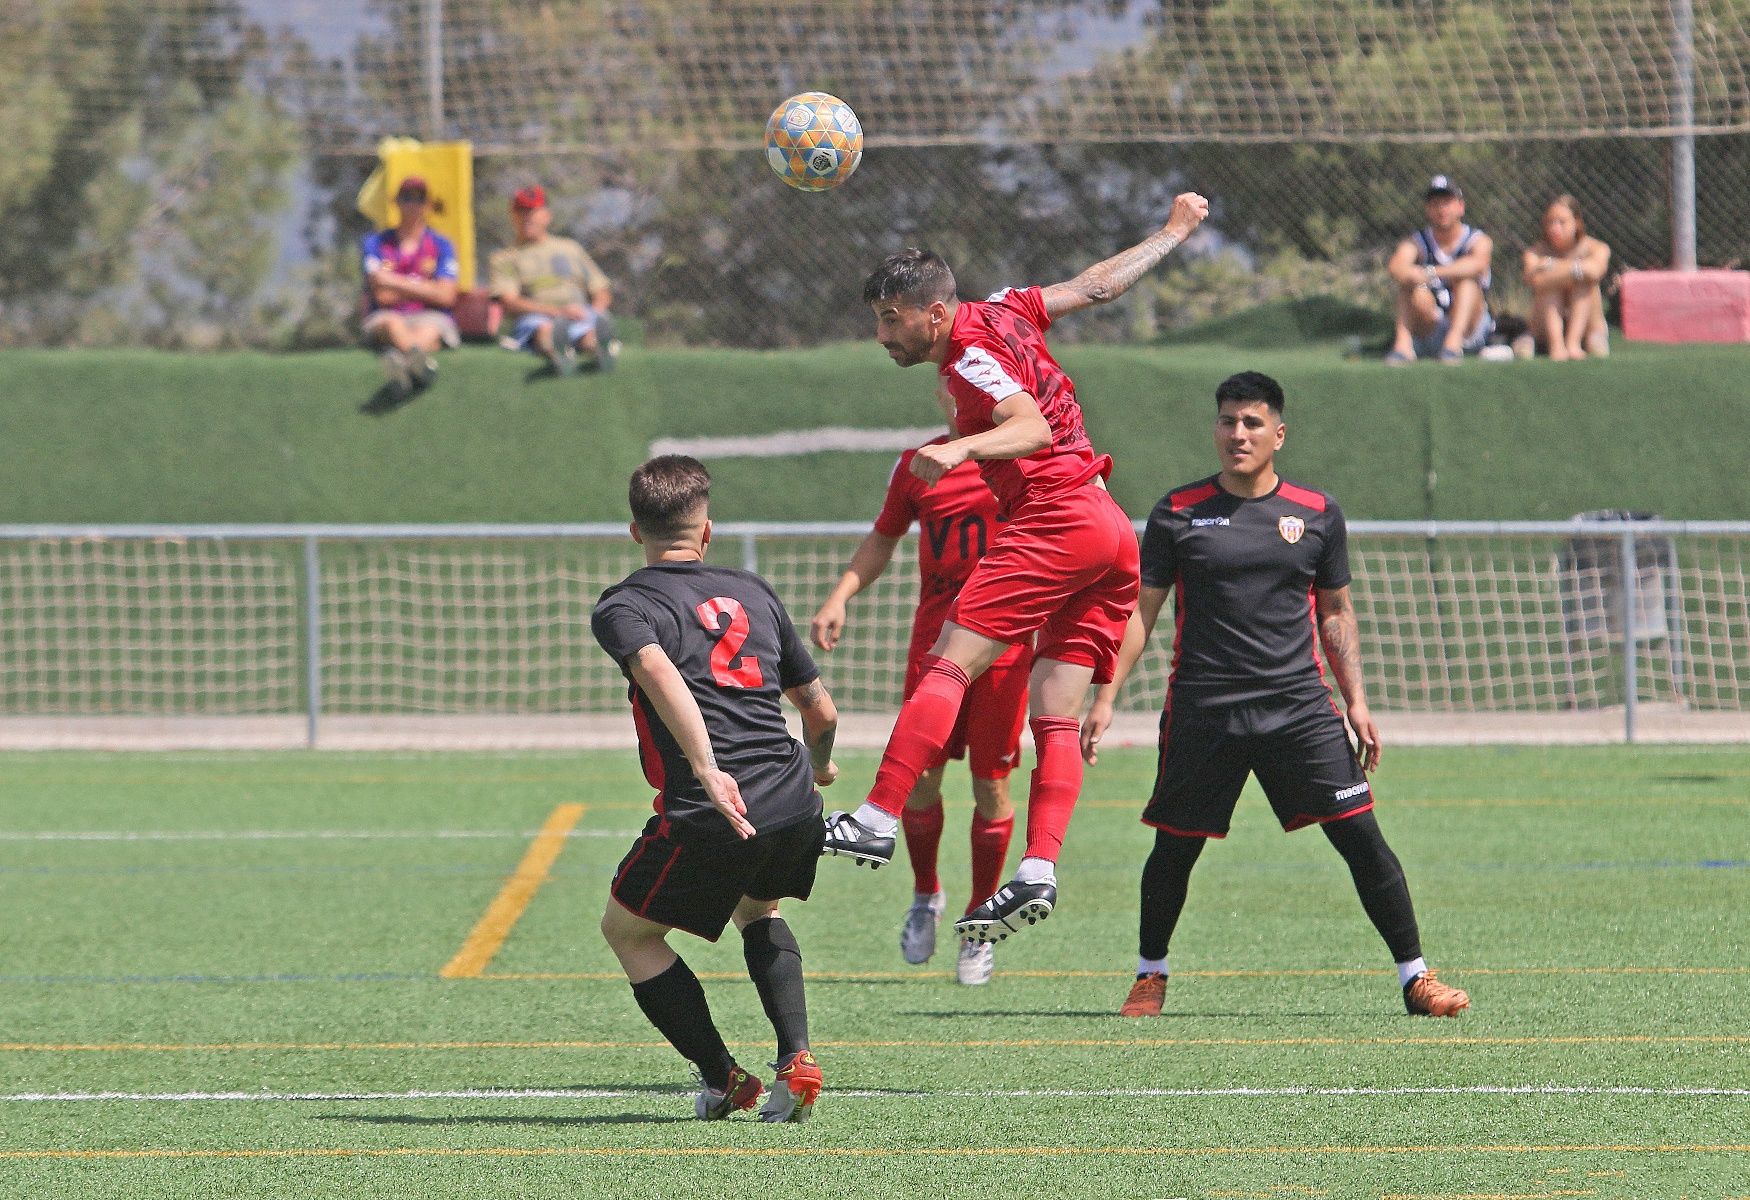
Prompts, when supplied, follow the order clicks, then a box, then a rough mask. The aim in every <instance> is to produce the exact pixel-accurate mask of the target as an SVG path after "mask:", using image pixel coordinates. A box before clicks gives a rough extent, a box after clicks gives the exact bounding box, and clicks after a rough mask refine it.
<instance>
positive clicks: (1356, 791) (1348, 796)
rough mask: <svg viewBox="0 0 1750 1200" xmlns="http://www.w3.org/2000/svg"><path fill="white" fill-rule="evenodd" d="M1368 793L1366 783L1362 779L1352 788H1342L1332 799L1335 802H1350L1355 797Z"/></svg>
mask: <svg viewBox="0 0 1750 1200" xmlns="http://www.w3.org/2000/svg"><path fill="white" fill-rule="evenodd" d="M1368 791H1369V788H1368V786H1367V781H1366V780H1365V779H1364V780H1362V781H1361V782H1360V783H1358V784H1356V785H1355V786H1354V787H1346V788H1344V789H1343V790H1342V791H1340V792H1338V793H1337V794H1336V796H1335V797H1333V798H1334V799H1337V800H1352V799H1354V798H1355V797H1356V796H1365V795H1366V794H1367V793H1368Z"/></svg>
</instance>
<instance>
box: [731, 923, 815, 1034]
mask: <svg viewBox="0 0 1750 1200" xmlns="http://www.w3.org/2000/svg"><path fill="white" fill-rule="evenodd" d="M741 950H742V954H743V956H744V957H745V958H746V959H747V975H748V978H749V979H751V980H753V985H754V987H756V988H758V989H759V993H760V1003H761V1004H762V1005H764V1006H765V1010H766V1019H767V1020H768V1021H770V1022H771V1023H772V1030H773V1032H775V1033H776V1034H777V1035H778V1060H779V1061H780V1062H782V1061H783V1060H784V1059H785V1058H786V1057H788V1056H789V1055H792V1054H794V1053H796V1051H798V1050H806V1049H808V1001H807V999H806V998H805V997H804V996H803V994H802V950H801V948H800V947H798V946H797V945H796V935H795V934H793V933H791V932H790V926H789V925H788V924H786V923H785V921H784V918H783V917H766V918H765V919H764V920H760V921H755V922H753V923H752V924H751V925H749V926H748V927H747V928H746V929H743V930H742V931H741Z"/></svg>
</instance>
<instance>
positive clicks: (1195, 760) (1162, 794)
mask: <svg viewBox="0 0 1750 1200" xmlns="http://www.w3.org/2000/svg"><path fill="white" fill-rule="evenodd" d="M1235 709H1239V710H1240V711H1238V712H1236V711H1235ZM1236 718H1237V719H1236ZM1160 748H1161V749H1160V767H1159V769H1158V770H1157V771H1156V773H1155V787H1154V794H1153V795H1152V796H1150V797H1149V802H1148V807H1147V808H1146V809H1144V810H1143V814H1142V821H1143V824H1145V825H1152V826H1154V827H1155V828H1156V829H1164V830H1166V831H1167V832H1168V833H1176V834H1180V835H1183V836H1185V837H1215V838H1219V837H1226V836H1227V831H1228V825H1229V823H1230V822H1231V821H1232V820H1233V811H1234V805H1235V804H1237V803H1238V802H1239V798H1240V791H1241V790H1242V789H1243V788H1244V787H1245V786H1246V776H1247V775H1248V774H1254V773H1255V774H1256V775H1257V776H1258V782H1259V784H1261V785H1262V786H1263V788H1264V795H1265V796H1267V797H1268V798H1269V800H1270V807H1271V808H1272V809H1274V810H1275V812H1276V819H1277V820H1278V821H1280V822H1281V823H1282V828H1283V829H1284V830H1287V831H1292V830H1295V829H1301V828H1303V827H1305V826H1307V825H1320V824H1323V823H1324V822H1326V821H1337V820H1341V819H1342V818H1344V817H1352V816H1354V815H1355V814H1356V813H1363V812H1366V811H1367V810H1368V809H1370V808H1372V807H1373V789H1372V788H1371V787H1370V786H1369V785H1368V783H1367V776H1366V775H1364V774H1363V773H1362V771H1361V765H1360V764H1359V763H1358V762H1356V761H1355V752H1354V750H1353V749H1352V748H1351V746H1350V745H1349V734H1348V731H1347V730H1346V728H1345V727H1344V725H1343V718H1342V717H1341V716H1339V715H1338V714H1337V710H1336V709H1335V708H1333V707H1332V706H1331V704H1330V702H1329V701H1328V700H1325V701H1318V702H1302V701H1294V702H1291V703H1289V704H1286V705H1284V704H1280V703H1276V702H1264V703H1258V704H1249V705H1243V706H1233V707H1231V708H1229V709H1226V710H1223V711H1222V712H1221V714H1220V716H1219V717H1217V716H1215V714H1212V713H1210V712H1209V711H1208V710H1199V709H1196V708H1192V707H1190V706H1185V705H1181V706H1180V707H1179V710H1178V711H1174V708H1173V706H1172V705H1171V704H1169V706H1168V708H1167V710H1166V712H1164V713H1162V714H1161V741H1160Z"/></svg>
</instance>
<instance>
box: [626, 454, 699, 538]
mask: <svg viewBox="0 0 1750 1200" xmlns="http://www.w3.org/2000/svg"><path fill="white" fill-rule="evenodd" d="M710 499H711V472H709V471H707V470H706V469H705V464H704V463H702V462H700V461H699V460H698V459H696V458H690V457H688V456H687V455H685V454H663V455H660V456H658V457H656V458H653V459H651V460H650V461H649V462H647V463H645V464H644V465H643V466H641V467H639V468H638V469H637V470H636V471H634V472H632V482H631V485H630V486H629V487H628V488H627V489H626V501H627V503H628V504H629V505H630V506H631V508H632V520H633V521H634V522H636V523H637V525H638V528H639V529H641V530H643V531H644V532H645V533H646V534H648V535H650V536H651V537H654V538H672V537H675V536H677V535H678V534H680V533H681V532H682V531H683V530H685V529H686V527H687V525H688V524H689V523H690V521H689V518H691V517H692V515H693V514H694V513H695V512H696V511H697V510H698V509H699V507H700V506H701V505H704V504H706V503H708V502H709V501H710Z"/></svg>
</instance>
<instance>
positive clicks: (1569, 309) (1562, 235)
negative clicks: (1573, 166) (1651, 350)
mask: <svg viewBox="0 0 1750 1200" xmlns="http://www.w3.org/2000/svg"><path fill="white" fill-rule="evenodd" d="M1609 267H1610V247H1609V246H1607V245H1605V244H1604V243H1603V242H1601V241H1599V240H1598V239H1597V238H1595V237H1590V236H1588V235H1587V233H1586V220H1585V218H1584V217H1582V216H1581V215H1580V203H1579V201H1577V200H1575V199H1574V198H1573V197H1572V196H1568V195H1562V196H1557V197H1556V198H1555V199H1554V200H1552V201H1550V205H1549V207H1548V208H1547V209H1545V210H1544V214H1543V240H1541V241H1539V242H1538V243H1537V244H1536V245H1534V246H1532V247H1531V248H1530V249H1528V250H1526V252H1525V266H1524V273H1525V283H1526V285H1527V286H1528V287H1530V288H1531V294H1532V301H1531V330H1530V333H1529V335H1527V336H1526V337H1524V338H1521V339H1518V340H1516V341H1515V344H1514V349H1515V350H1516V351H1518V352H1519V354H1520V356H1521V357H1526V358H1529V357H1530V356H1531V352H1532V344H1533V341H1532V339H1535V343H1536V344H1537V345H1541V346H1542V347H1543V348H1544V352H1545V353H1547V354H1548V355H1549V356H1550V357H1551V358H1553V359H1555V360H1556V361H1558V362H1563V361H1566V360H1568V359H1574V358H1585V357H1587V356H1588V355H1591V356H1592V357H1593V358H1603V357H1605V356H1606V355H1608V354H1609V353H1610V327H1609V326H1608V325H1606V324H1605V322H1604V293H1603V289H1602V288H1601V287H1600V283H1601V281H1602V280H1603V279H1604V273H1605V271H1606V270H1608V269H1609Z"/></svg>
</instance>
